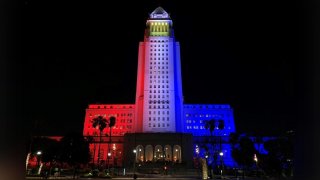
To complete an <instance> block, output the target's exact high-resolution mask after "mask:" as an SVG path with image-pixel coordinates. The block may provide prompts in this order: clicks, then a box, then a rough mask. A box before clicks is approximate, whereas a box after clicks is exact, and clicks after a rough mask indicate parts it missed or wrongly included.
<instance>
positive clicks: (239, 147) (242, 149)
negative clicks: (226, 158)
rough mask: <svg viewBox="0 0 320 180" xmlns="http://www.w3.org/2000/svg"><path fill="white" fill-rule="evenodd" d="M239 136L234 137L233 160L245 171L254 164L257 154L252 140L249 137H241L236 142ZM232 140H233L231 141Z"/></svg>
mask: <svg viewBox="0 0 320 180" xmlns="http://www.w3.org/2000/svg"><path fill="white" fill-rule="evenodd" d="M236 138H237V135H233V140H232V143H234V144H233V146H232V152H231V155H232V158H233V159H234V160H235V161H236V162H237V164H238V165H239V166H241V167H242V168H243V170H245V169H247V168H249V167H251V166H252V165H253V164H254V160H253V157H254V154H255V153H257V152H256V149H255V148H254V144H253V142H252V140H251V139H250V138H249V137H247V136H241V137H239V139H238V140H236ZM230 140H231V139H230Z"/></svg>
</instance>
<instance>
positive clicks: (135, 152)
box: [133, 149, 137, 176]
mask: <svg viewBox="0 0 320 180" xmlns="http://www.w3.org/2000/svg"><path fill="white" fill-rule="evenodd" d="M133 153H134V160H133V176H135V174H136V159H137V150H136V149H134V150H133Z"/></svg>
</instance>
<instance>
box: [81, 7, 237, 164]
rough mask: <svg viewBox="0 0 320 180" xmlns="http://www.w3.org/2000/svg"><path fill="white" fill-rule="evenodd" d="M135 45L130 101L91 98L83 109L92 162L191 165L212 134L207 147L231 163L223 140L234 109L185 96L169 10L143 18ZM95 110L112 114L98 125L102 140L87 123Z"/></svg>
mask: <svg viewBox="0 0 320 180" xmlns="http://www.w3.org/2000/svg"><path fill="white" fill-rule="evenodd" d="M138 51H139V56H138V67H137V68H138V71H137V84H136V101H135V104H90V105H89V106H88V108H87V109H86V114H85V121H84V129H83V135H84V136H92V137H94V138H93V139H94V141H93V142H92V143H91V144H90V151H91V153H92V155H93V160H92V163H97V161H98V159H99V160H100V162H99V163H105V164H107V165H111V166H123V165H130V164H133V162H134V161H135V162H141V163H142V162H156V161H168V162H175V163H185V164H187V166H191V165H192V160H193V158H194V157H205V156H206V155H208V152H207V151H205V149H204V148H202V147H201V144H203V143H205V142H208V141H209V140H212V136H213V137H214V139H215V141H216V146H215V147H211V148H209V149H214V150H211V152H210V153H211V154H212V153H219V154H220V156H219V157H218V158H223V159H221V160H222V161H223V163H224V165H226V166H234V162H233V160H232V158H231V148H230V145H229V144H228V142H227V137H228V136H229V135H230V133H232V132H235V124H234V118H233V109H232V107H231V106H230V105H228V104H186V103H185V102H184V100H183V90H182V76H181V73H183V72H181V59H180V44H179V42H178V41H176V39H175V36H174V29H173V22H172V20H171V18H170V16H169V14H168V13H167V12H166V11H165V10H164V9H162V8H161V7H158V8H157V9H155V10H154V11H153V12H152V13H151V14H150V16H149V18H148V19H147V22H146V29H145V33H144V39H143V41H142V42H140V43H139V50H138ZM98 116H103V117H105V118H106V119H108V118H109V117H111V116H114V117H116V124H115V126H113V127H112V128H111V129H110V128H109V127H106V128H105V129H104V130H103V132H102V142H101V143H100V137H99V134H100V132H99V129H96V128H93V126H92V119H93V118H95V117H98ZM207 120H215V128H214V131H212V133H213V134H212V136H211V132H210V131H209V130H208V129H206V127H205V122H206V121H207ZM110 133H111V134H110ZM99 144H100V148H98V146H99ZM209 144H210V143H209ZM99 149H100V152H98V150H99ZM212 151H214V152H212ZM98 156H100V157H99V158H98ZM209 158H210V157H209Z"/></svg>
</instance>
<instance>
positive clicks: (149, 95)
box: [149, 94, 169, 98]
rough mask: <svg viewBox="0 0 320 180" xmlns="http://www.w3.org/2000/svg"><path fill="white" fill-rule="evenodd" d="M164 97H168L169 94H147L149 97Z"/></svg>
mask: <svg viewBox="0 0 320 180" xmlns="http://www.w3.org/2000/svg"><path fill="white" fill-rule="evenodd" d="M152 97H153V98H165V97H167V98H169V95H166V96H165V95H164V94H162V95H159V94H158V96H157V95H156V94H154V95H153V96H152V95H149V98H152Z"/></svg>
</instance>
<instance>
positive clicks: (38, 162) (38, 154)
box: [36, 151, 42, 166]
mask: <svg viewBox="0 0 320 180" xmlns="http://www.w3.org/2000/svg"><path fill="white" fill-rule="evenodd" d="M36 154H37V166H39V164H40V156H41V154H42V152H41V151H37V153H36Z"/></svg>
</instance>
